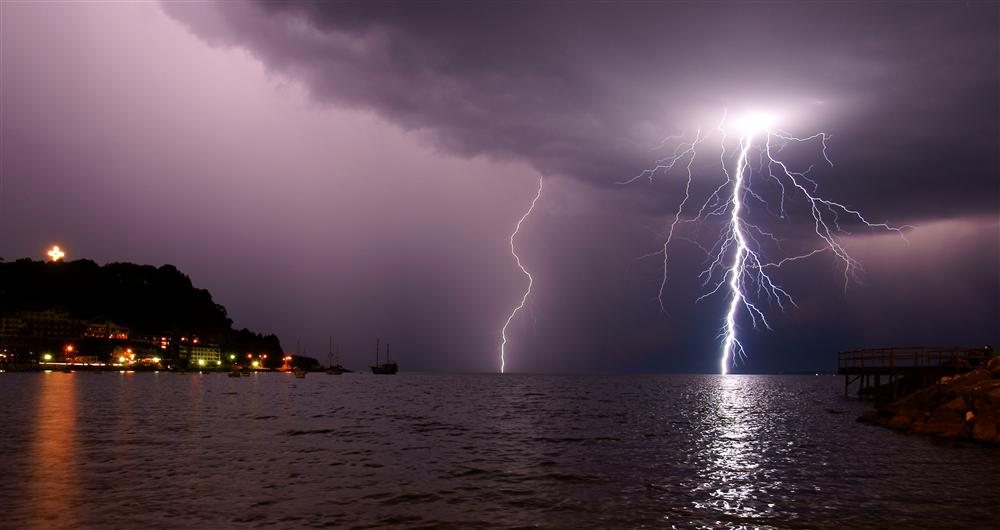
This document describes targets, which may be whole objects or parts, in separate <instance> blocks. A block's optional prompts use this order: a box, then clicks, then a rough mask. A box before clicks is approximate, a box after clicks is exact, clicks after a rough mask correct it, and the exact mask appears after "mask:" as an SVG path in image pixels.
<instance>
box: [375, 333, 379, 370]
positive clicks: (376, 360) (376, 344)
mask: <svg viewBox="0 0 1000 530" xmlns="http://www.w3.org/2000/svg"><path fill="white" fill-rule="evenodd" d="M378 351H379V344H378V339H377V338H376V339H375V366H378V353H379V352H378Z"/></svg>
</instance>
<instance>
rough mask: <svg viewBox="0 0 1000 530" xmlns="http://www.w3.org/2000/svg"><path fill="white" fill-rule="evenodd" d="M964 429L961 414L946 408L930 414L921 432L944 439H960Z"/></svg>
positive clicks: (963, 419) (963, 420)
mask: <svg viewBox="0 0 1000 530" xmlns="http://www.w3.org/2000/svg"><path fill="white" fill-rule="evenodd" d="M965 429H966V423H965V418H964V417H963V415H962V413H961V412H956V411H954V410H952V409H950V408H948V407H940V408H938V409H937V410H935V411H934V412H932V413H931V417H930V418H929V419H928V420H927V424H926V425H924V429H923V431H924V432H926V433H927V434H936V435H938V436H943V437H945V438H960V437H961V436H962V435H963V434H964V433H965Z"/></svg>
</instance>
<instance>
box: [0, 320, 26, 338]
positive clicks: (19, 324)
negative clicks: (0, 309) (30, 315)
mask: <svg viewBox="0 0 1000 530" xmlns="http://www.w3.org/2000/svg"><path fill="white" fill-rule="evenodd" d="M27 329H28V324H27V323H26V322H25V321H24V319H23V318H21V317H19V316H14V315H4V316H0V337H17V336H20V335H24V334H25V331H27Z"/></svg>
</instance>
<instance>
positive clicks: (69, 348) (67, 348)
mask: <svg viewBox="0 0 1000 530" xmlns="http://www.w3.org/2000/svg"><path fill="white" fill-rule="evenodd" d="M73 349H74V348H73V345H72V344H67V345H66V353H73Z"/></svg>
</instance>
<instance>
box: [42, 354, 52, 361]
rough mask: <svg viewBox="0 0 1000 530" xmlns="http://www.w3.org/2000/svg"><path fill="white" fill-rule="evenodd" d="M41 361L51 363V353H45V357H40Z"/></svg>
mask: <svg viewBox="0 0 1000 530" xmlns="http://www.w3.org/2000/svg"><path fill="white" fill-rule="evenodd" d="M42 360H43V361H51V360H52V354H51V353H46V354H45V355H42Z"/></svg>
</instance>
